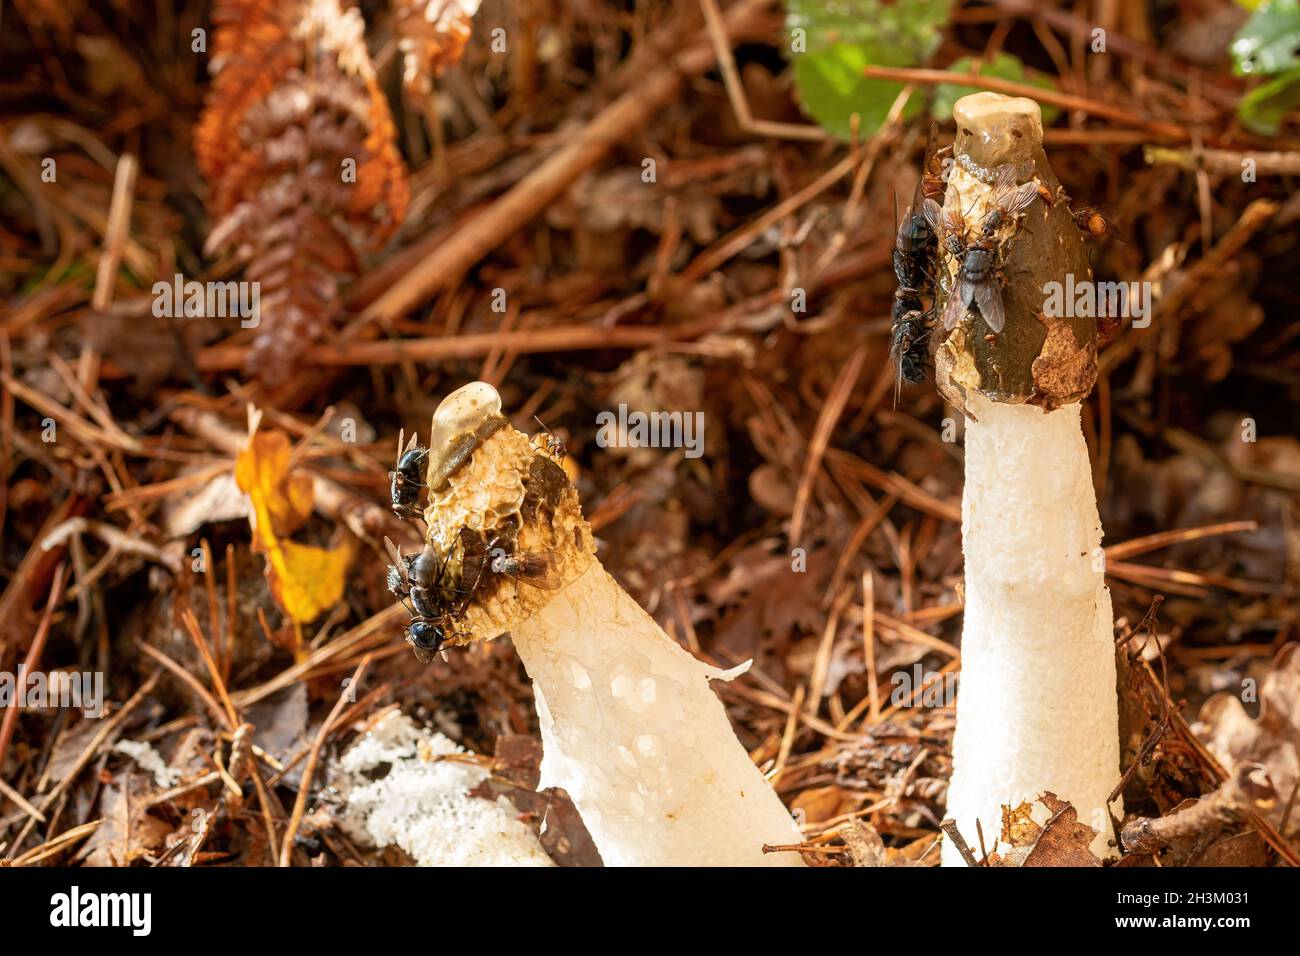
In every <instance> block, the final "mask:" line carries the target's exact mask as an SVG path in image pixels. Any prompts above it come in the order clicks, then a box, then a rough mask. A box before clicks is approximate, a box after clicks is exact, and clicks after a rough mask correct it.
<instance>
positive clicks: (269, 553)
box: [235, 431, 353, 653]
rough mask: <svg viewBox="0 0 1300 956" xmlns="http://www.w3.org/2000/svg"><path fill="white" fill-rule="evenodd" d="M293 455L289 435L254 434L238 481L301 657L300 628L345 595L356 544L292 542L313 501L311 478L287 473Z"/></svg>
mask: <svg viewBox="0 0 1300 956" xmlns="http://www.w3.org/2000/svg"><path fill="white" fill-rule="evenodd" d="M292 454H293V449H292V446H291V445H290V443H289V439H288V437H287V436H286V435H284V434H282V433H280V432H259V431H254V433H253V434H252V435H251V436H250V437H249V441H248V444H247V445H246V446H244V449H243V451H241V452H240V453H239V457H238V458H236V459H235V482H236V484H238V485H239V488H240V490H241V491H243V492H244V494H246V495H248V498H249V501H250V502H251V503H252V506H253V507H252V514H251V515H250V516H249V523H250V524H251V525H252V528H253V550H254V551H257V552H259V553H261V554H264V555H266V577H267V582H268V584H269V585H270V588H271V595H272V596H273V597H274V598H275V601H276V603H277V604H279V605H280V608H281V609H282V610H283V611H284V613H285V614H286V615H288V616H289V618H290V620H291V621H292V623H293V629H294V635H295V653H297V652H298V651H299V650H300V647H298V644H299V643H300V642H301V637H302V625H304V624H308V623H310V622H312V621H314V620H315V619H316V618H318V617H319V616H320V615H321V614H322V613H324V612H325V611H327V610H328V609H329V608H331V607H332V606H333V605H335V604H337V603H338V602H339V600H340V599H341V598H342V597H343V587H344V583H345V581H346V577H347V569H348V565H349V564H350V563H351V561H352V552H353V544H352V541H351V539H349V538H344V539H343V540H342V542H341V543H339V544H337V545H334V546H332V547H329V548H318V547H316V546H315V545H309V544H300V543H298V542H297V541H291V540H289V538H288V535H290V534H292V533H293V532H294V531H295V530H297V529H298V528H300V527H302V525H303V524H304V523H306V521H307V519H308V518H309V517H310V516H311V507H312V498H313V494H312V481H311V478H310V476H308V475H292V474H289V459H290V457H291V455H292Z"/></svg>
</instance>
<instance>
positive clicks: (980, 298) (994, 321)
mask: <svg viewBox="0 0 1300 956" xmlns="http://www.w3.org/2000/svg"><path fill="white" fill-rule="evenodd" d="M974 295H975V304H976V305H977V306H978V307H979V310H980V315H982V316H984V321H985V322H986V323H988V327H989V328H990V329H992V330H993V331H994V332H1001V331H1002V327H1003V326H1004V325H1006V324H1007V313H1006V309H1005V308H1004V307H1003V305H1002V289H1001V288H999V287H998V285H997V284H996V283H994V282H982V283H980V284H979V285H977V286H975V289H974Z"/></svg>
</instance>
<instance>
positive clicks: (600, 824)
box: [425, 382, 802, 866]
mask: <svg viewBox="0 0 1300 956" xmlns="http://www.w3.org/2000/svg"><path fill="white" fill-rule="evenodd" d="M494 415H500V398H499V396H498V395H497V393H496V391H495V390H494V389H493V388H492V387H491V386H489V385H486V384H484V383H481V382H476V383H473V384H471V385H467V386H465V387H464V388H461V389H459V390H458V391H456V392H454V393H452V394H451V395H450V396H448V397H447V398H446V399H445V400H444V401H443V403H442V404H441V405H440V406H439V408H438V411H437V414H436V415H435V417H434V423H433V432H432V438H431V448H430V456H429V471H430V475H433V474H434V473H435V471H436V470H437V469H438V468H439V466H440V462H441V461H442V459H443V458H444V457H445V454H446V451H445V450H446V449H447V448H448V447H454V446H455V443H456V441H457V439H458V437H460V436H463V435H465V434H466V433H468V432H472V431H473V430H474V429H475V428H476V427H477V426H478V424H479V423H481V422H482V421H483V420H484V419H485V418H488V417H490V416H494ZM546 437H547V436H545V435H538V436H536V437H535V438H534V439H533V440H530V439H529V438H528V437H527V436H525V435H524V434H522V433H521V432H519V431H517V430H515V429H514V428H512V427H510V426H508V425H507V426H504V427H501V428H499V429H497V430H495V431H493V432H492V433H491V434H490V436H489V437H487V438H486V439H484V440H483V441H482V442H481V444H479V445H478V446H477V448H476V449H475V450H474V451H473V454H472V455H471V456H470V458H469V460H468V461H467V462H466V463H465V464H463V465H462V466H460V467H459V468H457V469H455V470H453V471H452V473H451V474H450V477H449V478H448V480H447V482H446V485H445V486H444V487H443V488H442V489H441V490H439V489H438V488H437V487H436V484H435V482H434V481H433V480H432V479H431V480H430V486H431V491H430V501H429V507H428V509H427V510H426V513H425V515H426V520H427V521H428V524H429V540H430V542H431V543H432V544H433V545H434V546H435V547H436V548H437V549H438V550H439V551H440V552H441V553H444V554H445V553H452V554H455V553H456V548H457V546H456V541H457V540H458V539H459V538H460V536H461V535H462V534H463V532H462V529H463V528H469V529H471V530H472V531H474V532H479V533H481V534H482V535H483V536H484V538H485V539H492V538H493V537H499V536H500V533H501V531H502V529H517V531H513V532H511V537H512V544H511V547H513V549H514V551H515V553H516V554H519V555H528V554H546V555H549V560H550V561H551V563H552V564H553V566H554V567H555V568H556V569H557V571H558V575H557V576H558V578H559V580H558V581H557V582H554V583H558V584H559V585H560V586H559V587H558V588H552V587H539V586H534V585H532V584H530V583H528V582H527V581H525V580H514V579H512V578H511V576H510V575H507V574H502V575H499V576H494V578H493V579H492V580H493V581H494V582H495V583H494V584H492V586H491V587H490V588H489V589H488V590H487V592H486V593H481V594H479V595H477V596H476V598H475V599H474V600H473V601H472V602H471V603H470V605H469V606H468V607H467V608H466V609H465V613H464V617H463V620H462V621H461V624H460V628H459V630H458V632H457V633H455V634H453V635H452V636H451V639H450V641H449V643H453V644H463V643H468V642H470V641H472V640H482V639H490V638H494V637H497V636H498V635H500V634H502V633H504V632H506V631H509V632H510V633H511V634H512V636H513V640H514V644H515V647H516V649H517V650H518V651H519V655H520V657H521V658H522V660H523V662H524V665H525V667H526V668H527V669H528V674H529V677H530V678H531V679H532V681H533V688H534V691H535V694H536V699H537V712H538V718H539V722H540V724H541V734H542V745H543V760H542V768H541V771H542V780H541V786H543V787H551V786H555V787H563V788H564V789H565V790H566V791H567V792H568V793H569V796H570V797H572V799H573V802H574V804H575V805H576V806H577V808H578V811H579V812H580V813H581V815H582V818H583V821H584V823H585V824H586V826H587V829H588V831H589V832H590V833H591V836H592V839H593V840H594V841H595V843H596V846H597V848H598V849H599V850H600V854H601V857H602V859H603V860H604V862H605V863H606V864H607V865H612V866H630V865H637V866H763V865H766V866H782V865H785V866H789V865H801V860H800V858H799V856H798V854H797V853H792V852H775V853H765V852H764V851H763V846H764V844H769V845H778V844H791V843H797V842H800V841H801V839H802V837H801V835H800V832H799V828H798V827H797V825H796V824H795V822H794V820H793V818H792V817H791V816H790V814H789V812H788V811H787V810H786V808H785V807H784V806H783V805H782V803H781V801H780V799H779V798H778V797H777V795H776V793H775V792H774V791H773V790H772V788H771V787H770V786H769V785H768V783H767V781H766V780H765V779H764V778H763V775H762V774H761V773H760V772H759V770H758V768H757V767H756V766H755V765H754V763H753V762H752V761H751V760H750V758H749V755H748V754H747V753H746V752H745V749H744V747H742V746H741V744H740V741H739V740H737V738H736V735H735V733H734V732H733V731H732V728H731V725H730V722H729V721H728V719H727V714H726V711H725V710H724V709H723V706H722V703H721V702H720V701H719V700H718V698H717V696H716V695H715V694H714V693H713V691H712V690H711V689H710V687H709V681H710V680H713V679H727V678H730V677H733V676H735V674H736V673H738V672H739V671H740V670H742V669H740V668H738V669H737V670H736V671H733V672H721V671H718V670H717V669H716V668H713V667H709V666H706V665H705V664H702V663H701V662H699V661H697V660H696V659H695V658H694V657H692V656H691V655H690V654H688V653H687V652H686V651H684V650H683V649H682V648H681V647H679V646H678V645H677V643H676V642H675V641H673V640H672V639H671V638H670V637H668V635H667V634H665V633H664V631H663V629H662V628H660V627H659V626H658V625H657V624H656V623H655V621H654V619H653V618H651V617H650V616H649V615H648V614H647V613H646V612H645V611H644V610H642V609H641V608H640V607H639V606H638V605H637V604H636V602H635V601H633V600H632V599H631V597H629V596H628V594H627V593H626V592H625V591H624V590H623V589H622V588H621V587H620V586H619V585H618V583H617V582H616V581H615V580H614V579H613V578H612V577H610V575H609V574H608V573H606V571H605V569H604V568H603V567H601V565H600V562H599V561H598V560H597V559H596V557H595V555H594V550H595V549H594V545H593V542H592V538H591V532H590V529H589V527H588V525H587V523H586V521H585V520H584V519H583V517H582V513H581V508H580V506H579V504H578V500H577V494H576V492H575V491H574V490H573V487H572V485H571V484H570V483H569V482H568V480H567V478H566V477H565V476H564V472H563V470H562V469H561V468H559V467H558V466H557V465H556V464H555V460H554V458H555V456H554V453H553V451H552V450H551V449H550V448H548V444H547V441H546ZM446 470H447V469H446V468H445V467H444V468H443V471H444V472H445V471H446Z"/></svg>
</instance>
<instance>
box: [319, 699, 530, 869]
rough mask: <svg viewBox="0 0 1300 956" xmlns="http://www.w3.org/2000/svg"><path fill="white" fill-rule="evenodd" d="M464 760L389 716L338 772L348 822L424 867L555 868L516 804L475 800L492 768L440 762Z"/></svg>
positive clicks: (334, 776)
mask: <svg viewBox="0 0 1300 956" xmlns="http://www.w3.org/2000/svg"><path fill="white" fill-rule="evenodd" d="M460 753H464V751H463V750H461V748H460V747H458V746H456V744H455V743H454V742H453V741H451V740H450V739H448V738H447V737H444V736H443V735H442V734H440V733H436V732H433V731H428V730H424V729H423V728H421V727H418V726H416V725H415V724H414V723H413V722H412V721H411V720H410V719H408V718H407V717H404V716H402V715H401V714H400V713H396V712H394V713H392V714H389V715H388V716H387V717H385V718H384V719H383V720H382V721H380V722H379V723H378V724H376V725H375V727H374V728H373V729H372V730H371V731H370V732H368V733H367V734H366V735H365V736H364V737H363V738H362V739H361V740H360V741H359V742H358V743H356V744H355V745H354V746H353V747H351V748H350V749H349V750H348V751H347V752H346V753H344V754H343V756H342V757H341V758H340V759H339V761H338V763H337V764H335V765H334V766H333V767H332V768H331V773H330V780H331V783H332V784H333V786H334V787H335V789H336V790H337V791H338V792H339V794H340V798H341V800H342V802H343V807H342V811H341V813H340V816H339V821H340V823H342V825H343V827H344V829H345V830H346V831H347V832H348V833H350V834H351V835H352V836H353V837H354V838H355V839H359V840H361V841H362V842H364V843H367V844H369V845H371V846H375V847H385V846H398V847H401V848H402V849H403V850H405V851H406V852H407V853H408V854H410V856H411V857H412V858H414V860H415V861H416V863H417V864H419V865H420V866H553V865H554V864H553V863H552V861H551V858H550V857H549V856H547V854H546V851H545V850H544V849H543V848H542V845H541V844H540V843H539V842H538V841H537V837H536V836H534V835H533V831H532V830H531V829H530V828H529V827H528V826H527V825H526V824H525V823H523V822H522V821H520V819H519V813H518V811H517V810H515V808H514V806H513V805H512V804H511V803H510V801H508V800H506V799H505V798H504V797H498V798H497V799H496V800H487V799H484V798H482V797H472V796H470V794H469V791H470V790H472V789H473V788H474V787H476V786H478V785H479V784H480V783H481V782H482V781H483V780H484V778H486V777H487V776H488V772H487V770H486V769H484V768H482V767H479V766H477V765H475V764H470V763H463V762H458V761H452V760H439V759H438V758H439V757H444V756H446V755H448V754H460ZM373 778H377V779H373Z"/></svg>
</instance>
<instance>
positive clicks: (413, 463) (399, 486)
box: [388, 435, 429, 521]
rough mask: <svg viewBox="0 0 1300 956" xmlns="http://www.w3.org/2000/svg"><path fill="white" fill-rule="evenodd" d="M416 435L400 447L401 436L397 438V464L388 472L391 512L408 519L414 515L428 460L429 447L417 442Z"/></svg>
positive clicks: (422, 488) (422, 487)
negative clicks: (404, 446)
mask: <svg viewBox="0 0 1300 956" xmlns="http://www.w3.org/2000/svg"><path fill="white" fill-rule="evenodd" d="M416 439H417V436H415V435H412V436H411V440H410V441H409V442H407V443H406V448H405V449H403V448H402V436H400V435H399V436H398V439H397V464H396V465H395V466H394V467H393V470H392V471H390V472H389V473H388V482H389V486H388V488H389V499H390V502H391V505H392V509H393V514H395V515H397V517H399V518H401V519H403V520H405V521H410V520H411V518H413V517H414V516H415V509H416V505H417V504H419V500H420V492H421V491H423V490H424V470H425V468H426V467H427V466H428V462H429V449H427V448H425V447H423V446H422V445H420V444H418V443H417V440H416Z"/></svg>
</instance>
